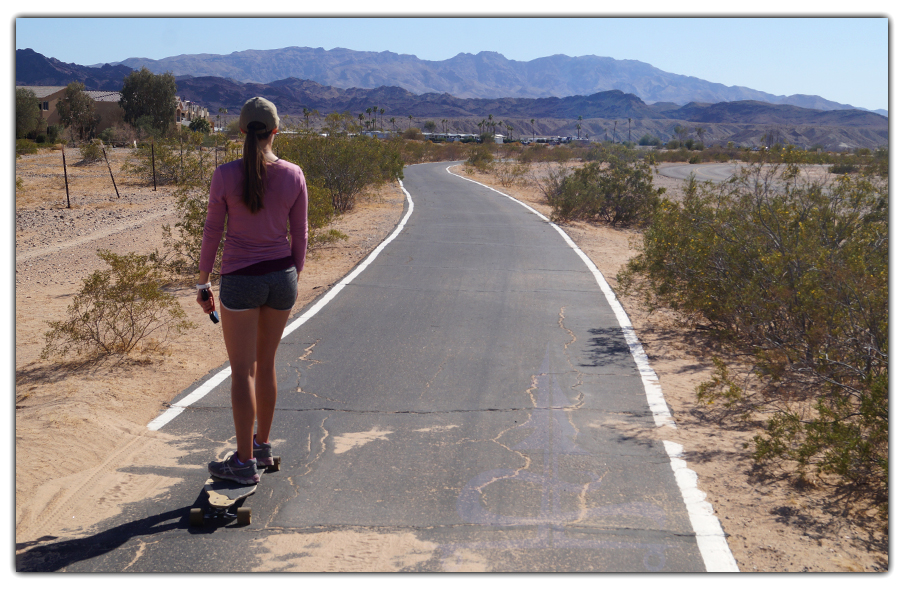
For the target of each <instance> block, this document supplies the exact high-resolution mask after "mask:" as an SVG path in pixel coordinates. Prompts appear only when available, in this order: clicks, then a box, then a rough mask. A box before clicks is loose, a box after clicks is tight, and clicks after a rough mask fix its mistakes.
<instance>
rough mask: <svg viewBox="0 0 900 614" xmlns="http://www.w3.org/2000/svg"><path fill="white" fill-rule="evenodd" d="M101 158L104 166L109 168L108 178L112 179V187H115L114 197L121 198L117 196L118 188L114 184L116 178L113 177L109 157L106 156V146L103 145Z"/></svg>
mask: <svg viewBox="0 0 900 614" xmlns="http://www.w3.org/2000/svg"><path fill="white" fill-rule="evenodd" d="M102 149H103V159H104V160H106V168H108V169H109V178H110V179H112V182H113V187H114V188H115V189H116V198H122V197H121V196H119V188H118V186H116V178H115V177H113V172H112V166H110V165H109V158H108V157H106V147H103V148H102Z"/></svg>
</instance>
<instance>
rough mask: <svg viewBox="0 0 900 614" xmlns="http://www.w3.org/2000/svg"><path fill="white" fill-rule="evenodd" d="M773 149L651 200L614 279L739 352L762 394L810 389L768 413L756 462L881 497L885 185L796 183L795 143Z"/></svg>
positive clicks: (857, 180) (855, 180) (868, 180)
mask: <svg viewBox="0 0 900 614" xmlns="http://www.w3.org/2000/svg"><path fill="white" fill-rule="evenodd" d="M780 156H781V157H782V158H783V160H784V162H785V163H784V164H778V165H771V166H770V165H766V164H765V163H764V162H762V161H761V162H758V163H756V164H755V165H753V166H752V167H750V168H748V169H746V170H745V171H744V172H743V173H742V174H741V175H740V176H739V177H736V178H735V179H734V180H733V181H732V182H730V183H727V184H723V185H720V186H713V185H707V184H703V185H701V184H698V183H697V182H695V181H693V180H689V181H688V183H687V185H686V188H685V191H684V198H683V201H682V202H681V203H674V202H671V201H668V200H664V201H663V202H662V203H661V205H660V206H659V207H657V208H656V209H655V211H654V214H653V217H652V221H651V224H650V225H649V227H648V228H647V229H646V231H645V233H644V239H643V246H642V252H641V254H640V255H639V256H638V257H637V258H635V259H634V260H632V261H631V262H630V263H629V265H628V268H627V271H626V272H625V273H624V274H623V275H622V276H620V279H619V281H620V284H621V288H622V289H625V290H629V289H630V290H632V291H636V290H640V291H643V292H644V293H645V297H646V298H647V299H648V300H649V301H650V303H651V304H652V305H662V306H666V307H669V308H672V309H675V310H677V311H679V312H681V313H682V314H684V315H685V316H686V317H687V318H689V319H692V320H694V321H698V322H703V323H704V324H705V325H706V326H708V327H710V328H711V330H712V331H713V332H714V333H715V334H716V335H717V337H718V338H719V339H720V340H721V341H723V342H724V343H727V344H730V345H731V346H733V347H734V348H736V349H737V351H739V352H741V353H743V354H745V355H748V356H751V357H752V359H753V364H754V365H755V370H756V373H757V374H758V375H759V376H760V377H761V378H763V379H764V380H765V381H766V382H767V383H768V385H769V386H770V387H771V390H772V391H774V392H773V393H772V394H776V393H777V391H778V390H788V389H791V390H792V391H793V394H796V391H797V390H798V389H807V390H811V391H812V392H811V397H812V398H811V399H809V402H807V403H805V404H800V405H797V404H794V405H792V406H791V407H785V408H782V409H779V410H778V412H777V413H776V414H775V417H774V418H772V419H771V420H770V421H769V423H768V429H767V431H766V432H765V433H764V434H763V435H760V436H758V437H757V438H756V449H755V453H756V457H757V459H758V460H760V461H764V460H777V459H786V460H790V461H793V462H795V463H797V466H798V468H799V470H800V471H801V472H805V471H808V470H814V471H817V472H826V473H833V474H836V475H838V476H840V477H841V478H842V479H845V480H847V481H849V482H851V483H854V484H861V483H868V484H871V485H874V486H875V488H876V490H877V491H878V492H879V493H880V494H879V496H882V497H883V496H884V495H885V494H886V492H887V490H886V489H887V434H888V430H887V429H888V397H887V374H888V360H887V352H888V283H887V281H888V277H887V275H888V236H889V235H888V186H887V182H886V181H880V180H877V179H875V178H872V177H861V176H842V177H840V178H838V179H837V180H836V181H835V182H834V184H833V185H831V186H829V187H828V188H827V189H826V187H825V186H823V185H821V184H817V183H814V182H811V181H810V180H808V179H804V178H803V177H804V174H802V173H800V170H801V169H800V167H799V166H798V165H797V164H796V159H800V158H802V156H803V154H802V152H796V151H792V150H791V149H790V148H787V149H785V150H783V151H782V152H781V154H780ZM638 280H640V281H638ZM798 385H800V388H798Z"/></svg>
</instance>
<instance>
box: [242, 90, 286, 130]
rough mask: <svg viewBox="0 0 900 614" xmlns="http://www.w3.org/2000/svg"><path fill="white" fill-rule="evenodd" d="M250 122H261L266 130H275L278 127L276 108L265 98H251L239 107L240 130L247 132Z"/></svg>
mask: <svg viewBox="0 0 900 614" xmlns="http://www.w3.org/2000/svg"><path fill="white" fill-rule="evenodd" d="M251 122H259V123H261V124H263V125H264V126H265V127H266V130H275V129H276V128H278V110H277V109H276V108H275V105H274V104H272V103H271V102H269V101H268V100H266V99H265V98H261V97H259V96H257V97H256V98H251V99H250V100H248V101H247V102H245V103H244V107H243V108H242V109H241V122H240V127H241V132H247V126H248V125H250V123H251Z"/></svg>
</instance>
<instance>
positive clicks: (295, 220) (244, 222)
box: [200, 160, 309, 274]
mask: <svg viewBox="0 0 900 614" xmlns="http://www.w3.org/2000/svg"><path fill="white" fill-rule="evenodd" d="M266 174H267V187H266V194H265V197H264V198H263V208H262V209H261V210H259V211H257V212H256V213H250V209H248V208H247V205H245V204H244V199H243V181H244V168H243V161H242V160H235V161H234V162H229V163H228V164H223V165H222V166H220V167H219V168H217V169H216V172H215V174H213V178H212V183H211V184H210V188H209V207H208V209H207V213H206V224H205V225H204V227H203V244H202V246H201V248H200V270H201V271H207V272H210V271H212V269H213V265H214V264H215V261H216V251H217V250H218V247H219V240H220V239H221V238H222V231H223V229H224V228H225V217H226V215H227V216H228V229H227V230H226V231H225V246H224V248H223V251H222V274H227V273H231V272H233V271H237V270H239V269H242V268H244V267H246V266H249V265H251V264H256V263H258V262H264V261H266V260H277V259H280V258H285V257H287V256H291V257H292V258H293V259H294V265H295V266H296V267H297V272H300V271H302V270H303V265H304V264H305V262H306V245H307V242H308V240H309V230H308V226H307V217H306V216H307V207H308V201H307V193H306V179H305V178H304V176H303V171H302V170H300V167H299V166H297V165H296V164H292V163H290V162H286V161H284V160H277V161H275V162H272V163H270V164H269V165H268V166H267V169H266ZM288 222H290V233H288ZM288 235H290V241H288Z"/></svg>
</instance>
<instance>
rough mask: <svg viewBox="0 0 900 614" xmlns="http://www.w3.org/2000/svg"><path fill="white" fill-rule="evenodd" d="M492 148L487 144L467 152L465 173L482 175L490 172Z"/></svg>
mask: <svg viewBox="0 0 900 614" xmlns="http://www.w3.org/2000/svg"><path fill="white" fill-rule="evenodd" d="M492 152H493V148H492V147H491V146H490V145H489V144H486V143H485V144H483V145H478V146H476V147H473V148H472V149H471V150H470V151H469V157H468V158H466V162H465V170H466V172H472V171H480V172H482V173H487V172H490V170H491V168H492V167H493V165H494V154H493V153H492Z"/></svg>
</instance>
